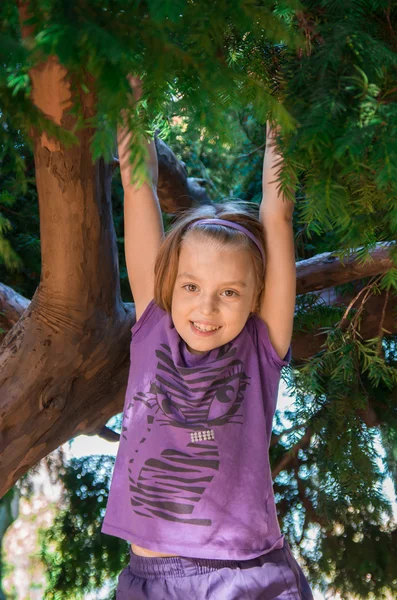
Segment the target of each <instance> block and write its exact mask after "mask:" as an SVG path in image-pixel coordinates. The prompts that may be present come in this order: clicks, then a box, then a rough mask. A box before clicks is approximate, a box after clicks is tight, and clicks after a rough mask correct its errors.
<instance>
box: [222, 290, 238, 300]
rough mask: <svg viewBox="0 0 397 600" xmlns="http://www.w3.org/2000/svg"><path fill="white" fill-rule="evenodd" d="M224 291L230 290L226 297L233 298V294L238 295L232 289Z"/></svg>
mask: <svg viewBox="0 0 397 600" xmlns="http://www.w3.org/2000/svg"><path fill="white" fill-rule="evenodd" d="M226 292H231V295H227V298H233V295H234V296H238V294H237V293H236V292H235V291H234V290H225V293H226Z"/></svg>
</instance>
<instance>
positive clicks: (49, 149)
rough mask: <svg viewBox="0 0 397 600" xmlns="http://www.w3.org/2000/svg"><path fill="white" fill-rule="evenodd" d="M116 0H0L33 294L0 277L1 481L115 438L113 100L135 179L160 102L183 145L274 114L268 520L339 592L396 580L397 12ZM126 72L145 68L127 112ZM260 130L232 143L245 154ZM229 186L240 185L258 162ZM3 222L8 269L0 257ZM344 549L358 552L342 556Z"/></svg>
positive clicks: (7, 145) (182, 174)
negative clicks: (280, 380)
mask: <svg viewBox="0 0 397 600" xmlns="http://www.w3.org/2000/svg"><path fill="white" fill-rule="evenodd" d="M125 4H126V3H122V4H119V3H118V2H114V1H108V2H106V1H105V0H102V1H100V0H98V2H96V3H92V2H83V1H80V2H79V3H73V5H72V6H71V5H70V3H63V2H61V1H55V0H48V1H47V2H46V3H45V5H44V3H40V2H37V1H34V0H32V1H31V2H30V3H29V4H27V3H25V2H22V1H20V2H19V3H14V2H12V1H11V0H6V1H5V2H4V3H3V4H2V7H1V8H0V11H1V14H2V21H1V25H0V27H1V30H0V32H1V36H2V40H3V44H2V60H1V66H0V69H1V70H0V94H1V98H2V107H3V108H2V112H1V115H0V118H1V120H2V128H1V134H2V159H3V160H2V172H1V177H2V178H3V181H5V183H6V185H5V191H6V194H4V193H3V194H2V196H1V198H0V202H1V204H2V205H5V208H7V207H9V206H12V198H14V197H15V195H16V194H21V191H22V192H23V191H24V187H23V185H24V184H25V192H24V193H26V189H27V185H28V184H27V183H26V179H24V177H23V166H24V165H25V166H26V167H28V165H27V160H28V157H29V155H28V151H27V150H26V149H25V147H24V146H25V144H26V143H27V142H28V140H31V144H32V148H33V152H34V165H35V179H36V184H37V191H38V202H39V207H40V239H41V277H40V283H39V286H38V287H37V290H36V291H35V292H34V294H33V297H32V298H31V301H30V302H29V301H28V300H26V299H24V298H22V297H21V296H20V295H19V294H18V293H17V292H14V291H13V290H12V289H11V288H10V287H8V286H5V285H2V286H1V292H0V294H1V302H2V310H3V311H4V315H3V323H4V324H3V327H4V328H5V329H7V330H9V331H8V333H7V335H6V336H5V337H4V340H3V343H2V346H1V350H0V398H1V400H0V407H1V413H0V414H1V432H0V451H1V458H0V474H1V475H0V489H1V493H2V494H4V493H5V492H6V491H7V490H8V489H9V488H11V486H12V485H13V484H14V483H15V482H16V481H18V479H19V478H20V477H21V476H22V475H23V474H24V473H26V471H27V470H28V469H29V468H30V467H32V466H33V465H34V464H35V463H36V462H37V461H38V460H40V458H42V457H44V456H45V455H47V454H48V453H49V452H50V451H51V450H53V449H55V448H56V447H58V446H59V445H60V444H61V443H62V442H64V441H66V440H67V439H70V438H71V437H73V436H75V435H79V434H81V433H102V434H103V435H108V436H112V435H113V437H114V434H112V433H111V432H110V431H109V428H107V427H106V423H107V421H108V419H109V418H110V417H111V416H112V415H114V414H116V413H118V412H120V410H121V408H122V405H123V400H124V394H125V388H126V381H127V372H128V364H129V352H128V350H129V339H130V338H129V335H130V328H131V326H132V324H133V322H134V310H133V304H132V303H127V302H123V301H122V300H121V293H120V279H119V270H118V261H117V255H118V253H117V245H116V236H115V231H114V224H113V219H112V210H111V199H110V193H111V177H112V170H113V168H114V163H115V161H114V160H113V156H112V149H113V148H114V130H115V125H116V124H117V122H118V121H119V119H120V115H121V114H122V111H123V110H126V109H129V113H128V114H129V119H130V125H131V128H132V130H133V131H134V134H135V135H134V140H133V146H132V152H133V159H134V160H135V161H136V176H137V178H138V179H139V178H142V177H143V176H144V158H145V157H144V150H143V148H144V146H143V145H142V144H140V140H141V139H142V137H143V136H144V134H145V132H146V131H147V130H151V131H154V130H159V136H160V137H161V136H163V135H164V134H165V133H166V131H167V130H168V129H169V122H170V120H171V119H172V118H173V117H179V118H182V119H184V120H185V123H186V127H187V129H186V131H185V132H184V135H185V136H186V139H188V138H189V135H190V132H191V131H194V130H197V131H199V132H200V135H201V136H205V137H206V138H207V140H208V142H212V143H213V142H214V141H216V143H217V144H218V145H223V147H225V146H226V145H227V144H229V146H230V145H231V141H232V137H233V136H232V131H233V127H232V125H231V121H232V119H226V118H225V117H224V115H225V114H226V113H230V115H235V114H236V115H238V116H239V118H240V122H241V126H242V127H243V129H245V131H246V132H247V133H248V134H251V133H252V135H253V138H252V139H256V138H255V132H258V131H260V129H261V128H262V133H263V123H264V122H265V120H266V118H267V117H269V116H270V117H272V118H274V119H276V120H277V121H279V122H280V123H281V126H282V135H281V137H280V140H279V143H280V145H281V146H282V148H283V151H284V155H285V162H286V164H285V168H284V169H283V171H282V173H281V174H280V185H281V186H282V188H283V189H284V190H285V192H286V194H288V195H289V196H291V186H292V184H293V185H296V186H297V196H296V212H295V228H296V242H297V261H298V262H297V268H298V293H299V297H298V303H297V318H296V325H295V332H294V339H293V347H294V360H295V362H294V369H293V371H291V372H290V373H289V375H288V381H289V386H290V389H291V391H292V392H293V393H294V394H295V396H296V399H297V402H296V410H295V412H294V413H293V414H291V421H292V424H291V427H290V428H289V429H287V430H286V431H285V430H284V431H283V430H281V428H280V426H279V425H280V424H277V423H276V427H275V431H274V437H273V444H272V455H271V458H272V465H273V475H274V477H275V491H276V494H277V497H278V499H279V502H278V507H279V514H280V519H281V522H282V525H283V527H284V530H285V531H286V532H288V534H289V536H290V538H292V539H293V540H295V541H296V542H299V541H302V540H304V539H305V538H307V537H308V536H309V534H310V532H311V530H312V529H313V527H317V529H318V531H319V532H320V535H318V536H317V540H316V546H315V548H314V550H305V548H304V545H302V551H301V554H302V557H303V558H304V559H305V560H306V562H307V566H308V568H309V571H310V575H311V578H312V580H313V581H317V582H323V580H324V574H328V575H329V577H330V580H331V582H332V583H333V584H334V585H335V588H337V589H339V590H341V591H342V593H347V592H351V591H354V592H355V593H356V594H360V595H361V596H362V597H368V595H369V594H370V593H374V594H376V597H377V598H378V597H381V594H382V593H383V591H384V590H385V589H389V590H395V589H396V582H395V579H394V573H393V571H392V564H393V561H395V558H396V557H395V552H396V550H395V548H396V544H395V537H396V533H395V530H392V527H393V525H392V523H388V524H385V519H387V518H388V516H390V506H389V505H388V502H387V501H386V499H385V497H384V495H383V494H382V490H381V487H380V485H381V482H382V479H383V478H384V476H385V472H386V471H385V469H388V470H389V472H390V473H395V472H396V461H397V457H396V451H395V439H396V433H395V432H396V430H397V414H396V401H395V390H396V383H397V371H396V349H395V339H396V338H395V333H396V322H395V317H394V314H393V302H394V294H395V290H396V284H397V270H396V267H395V262H396V248H395V239H396V228H397V206H396V200H395V197H396V186H397V183H396V182H397V179H396V153H395V139H396V135H395V134H396V131H395V129H396V127H397V120H396V119H395V115H396V101H395V88H396V81H395V78H396V75H395V73H396V53H395V38H394V26H395V24H396V20H397V11H396V8H395V7H394V6H391V4H390V3H389V2H385V1H382V0H378V1H375V0H374V1H373V2H370V1H369V0H368V1H365V0H356V1H351V2H349V3H344V4H343V5H342V3H340V2H337V1H335V0H324V1H323V2H321V3H320V4H319V3H317V2H309V1H305V2H302V3H301V4H300V5H298V3H296V2H293V1H292V0H291V1H288V2H287V1H285V2H280V3H276V4H274V3H270V2H267V1H266V0H263V1H262V2H258V3H252V2H247V1H245V2H244V1H243V0H240V1H239V2H236V3H234V8H233V11H232V12H231V11H230V10H229V8H228V7H227V6H224V5H223V4H222V3H218V2H214V1H212V2H208V1H204V2H203V1H200V2H184V1H183V0H180V1H178V2H172V3H167V2H165V3H164V2H163V3H158V2H157V1H155V0H151V1H147V2H140V3H135V2H131V3H127V6H125ZM26 17H29V21H26ZM19 22H21V23H22V25H21V26H19ZM192 23H194V26H193V27H192ZM132 31H133V32H134V35H131V32H132ZM131 71H132V72H135V73H138V74H144V79H145V93H144V96H143V98H142V101H141V102H140V103H138V105H137V106H131V100H130V96H129V88H128V83H127V81H126V75H127V74H128V73H129V72H131ZM276 98H278V99H279V100H277V99H276ZM253 117H255V118H253ZM17 139H18V143H16V140H17ZM170 139H172V136H171V138H170ZM263 139H264V138H263V137H262V138H261V139H260V140H258V141H257V142H256V143H257V145H256V146H255V147H254V148H252V147H251V148H250V149H248V152H247V153H248V154H249V153H251V152H252V154H251V156H252V157H256V156H259V155H258V154H257V148H258V147H259V146H261V144H262V140H263ZM171 145H172V143H171ZM158 149H159V154H160V163H161V164H160V167H161V177H162V184H161V185H160V188H159V196H160V202H161V205H162V208H163V210H164V212H167V213H171V215H172V213H175V211H176V209H177V208H184V207H186V206H187V205H189V203H192V202H208V201H210V200H209V198H208V196H206V195H205V189H204V190H203V187H202V184H203V181H200V179H204V178H205V179H208V181H209V185H211V184H210V182H211V181H212V182H213V180H212V179H211V177H210V178H208V177H201V178H199V179H197V178H196V179H195V180H194V181H192V180H189V179H188V178H187V177H186V171H185V170H184V168H183V165H181V163H180V162H179V161H178V160H177V159H176V158H175V156H174V155H172V153H171V151H170V150H169V148H167V147H166V146H165V145H164V143H162V142H161V141H160V140H158ZM176 149H177V145H176V144H175V150H176ZM251 156H250V158H251ZM252 162H253V164H254V163H255V161H254V160H252ZM240 186H241V189H240V190H239V193H240V192H241V191H243V192H244V193H245V194H246V195H247V198H248V199H254V200H255V198H257V194H258V188H257V185H256V180H255V175H254V169H252V172H251V173H250V172H248V173H247V178H246V179H244V178H243V179H242V180H241V181H240ZM181 190H182V191H181ZM236 191H237V190H236ZM178 199H179V200H178ZM182 199H183V201H182ZM177 200H178V202H177ZM10 203H11V204H10ZM1 218H2V220H1V221H0V224H1V225H2V229H1V231H2V232H3V233H2V235H3V237H2V238H1V240H0V241H1V246H0V249H1V255H2V257H3V260H4V262H5V264H7V265H8V267H10V264H11V263H12V261H13V260H14V262H15V261H16V260H17V253H16V252H15V250H14V253H13V252H12V250H13V248H12V247H11V246H10V244H9V242H8V241H7V235H6V234H4V232H5V231H6V228H7V227H9V225H8V223H9V221H7V217H4V216H2V217H1ZM171 220H172V217H171ZM345 265H346V266H345ZM306 359H310V360H306ZM55 373H56V375H55ZM21 405H22V406H23V407H24V410H23V411H20V406H21ZM32 423H34V428H32V426H31V424H32ZM379 435H380V436H381V440H382V446H383V450H384V452H385V459H384V461H383V463H384V465H383V469H382V468H380V467H379V464H378V462H377V458H378V454H377V452H376V447H375V441H376V439H378V436H379ZM297 511H298V514H299V515H300V518H301V523H300V530H299V532H298V534H297V532H296V529H295V527H296V523H295V521H294V515H295V514H296V512H297ZM360 536H363V537H362V538H361V539H360ZM388 544H389V545H390V546H388ZM385 547H388V552H389V554H388V558H387V560H386V559H385V558H384V556H383V555H381V554H380V552H379V549H380V548H385ZM352 548H354V550H353V551H352ZM374 549H376V550H377V551H378V554H377V555H376V556H372V552H373V550H374ZM356 556H357V557H360V558H361V559H362V558H363V557H366V559H365V560H364V561H363V560H361V562H360V564H359V565H358V566H357V565H356V564H355V563H354V560H353V558H354V557H356Z"/></svg>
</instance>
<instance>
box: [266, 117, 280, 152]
mask: <svg viewBox="0 0 397 600" xmlns="http://www.w3.org/2000/svg"><path fill="white" fill-rule="evenodd" d="M280 131H281V127H280V125H278V124H277V123H274V124H272V123H271V122H270V121H266V152H270V151H273V152H275V153H276V154H279V152H277V150H276V139H277V136H278V135H279V134H280Z"/></svg>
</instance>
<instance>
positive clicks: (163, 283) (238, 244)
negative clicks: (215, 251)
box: [154, 200, 264, 313]
mask: <svg viewBox="0 0 397 600" xmlns="http://www.w3.org/2000/svg"><path fill="white" fill-rule="evenodd" d="M205 218H217V219H225V220H229V221H233V222H234V223H238V224H239V225H242V226H243V227H245V228H246V229H248V230H249V231H250V232H251V233H253V234H254V235H255V237H256V238H257V239H258V241H259V243H260V244H261V245H262V247H263V251H264V229H263V225H262V223H261V222H260V220H259V210H258V206H257V205H256V204H253V203H251V202H244V201H242V200H229V201H225V202H222V203H219V204H208V205H207V204H206V205H203V206H199V207H195V208H191V209H188V210H184V211H183V214H182V215H181V216H179V217H178V218H177V220H176V222H175V223H174V225H173V226H172V228H171V229H170V231H168V232H167V235H166V236H165V239H164V241H163V243H162V245H161V246H160V249H159V251H158V254H157V258H156V262H155V266H154V301H155V303H156V304H157V305H158V306H160V307H161V308H162V309H164V310H166V311H167V312H168V313H171V303H172V295H173V291H174V286H175V280H176V277H177V274H178V264H179V254H180V250H181V246H182V242H183V240H184V239H185V237H186V235H190V234H191V233H194V235H201V236H204V237H205V238H206V239H208V238H209V239H211V240H214V241H216V242H218V243H220V244H224V245H230V246H232V247H233V248H234V249H241V250H248V251H249V252H250V253H251V258H252V265H253V268H254V273H255V279H256V289H257V298H256V308H255V312H256V311H257V310H259V303H260V299H261V296H262V294H263V289H264V265H263V261H262V257H261V254H260V251H259V249H258V248H257V247H256V245H255V244H254V242H253V241H252V240H251V239H250V238H249V237H248V236H247V235H245V234H244V233H243V232H241V231H238V230H236V229H231V228H230V227H227V226H224V225H215V224H209V223H208V224H207V223H200V224H199V225H196V226H195V227H194V228H193V229H192V230H191V231H189V232H187V228H188V226H189V225H190V224H191V223H193V222H194V221H198V220H199V219H205Z"/></svg>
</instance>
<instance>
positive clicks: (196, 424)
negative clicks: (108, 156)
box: [102, 127, 313, 600]
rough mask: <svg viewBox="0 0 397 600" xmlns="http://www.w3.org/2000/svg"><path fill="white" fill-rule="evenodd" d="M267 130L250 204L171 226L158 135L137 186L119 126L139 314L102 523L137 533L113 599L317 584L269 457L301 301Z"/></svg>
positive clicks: (187, 599)
mask: <svg viewBox="0 0 397 600" xmlns="http://www.w3.org/2000/svg"><path fill="white" fill-rule="evenodd" d="M273 137H274V134H273V133H272V131H271V129H270V127H268V135H267V144H266V153H265V159H264V166H263V200H262V203H261V206H260V211H259V218H258V217H257V216H256V214H255V211H254V209H253V207H251V208H250V205H249V204H247V203H243V202H224V203H222V204H217V205H206V206H201V207H198V208H194V209H191V210H189V211H187V212H184V214H183V216H182V217H181V218H179V220H178V221H177V223H176V224H175V225H174V227H173V229H172V230H171V231H170V232H169V233H168V235H167V236H166V237H165V239H164V232H163V227H162V219H161V212H160V208H159V203H158V200H157V195H156V184H157V157H156V152H155V147H154V144H153V142H152V143H151V144H150V157H151V158H150V164H149V167H150V171H151V174H152V185H150V184H149V183H146V184H144V185H143V186H142V187H140V188H139V189H138V188H137V187H135V186H134V185H132V184H131V166H130V163H129V158H128V152H127V148H128V144H129V136H128V133H127V132H126V131H123V130H121V131H119V156H120V167H121V175H122V182H123V187H124V194H125V203H124V206H125V244H126V261H127V269H128V275H129V281H130V285H131V289H132V293H133V297H134V301H135V308H136V323H135V325H134V326H133V327H132V330H131V331H132V341H131V354H130V357H131V365H130V372H129V379H128V386H127V392H126V398H125V404H124V413H123V426H122V435H121V439H120V446H119V450H118V454H117V458H116V463H115V468H114V473H113V479H112V484H111V488H110V494H109V499H108V504H107V509H106V515H105V518H104V522H103V526H102V532H104V533H107V534H110V535H114V536H117V537H120V538H123V539H125V540H128V541H129V542H130V543H131V547H130V556H131V560H130V564H129V565H128V566H127V567H126V568H125V569H124V570H123V571H122V572H121V574H120V576H119V580H118V587H117V596H116V597H117V599H118V600H127V599H128V600H130V599H131V600H147V599H150V600H163V599H165V600H173V599H175V600H177V599H180V600H204V599H207V598H208V599H213V600H237V599H244V600H251V599H252V600H253V599H266V600H270V599H272V600H273V599H276V598H279V599H285V600H287V599H288V600H295V599H298V598H299V599H300V598H303V599H310V598H312V597H313V596H312V594H311V591H310V588H309V585H308V583H307V581H306V579H305V577H304V575H303V572H302V571H301V569H300V567H299V566H298V564H297V562H296V560H295V559H294V558H293V556H292V554H291V550H290V548H289V545H288V543H287V541H286V540H285V539H284V537H283V536H282V535H281V532H280V529H279V525H278V522H277V516H276V507H275V502H274V495H273V488H272V481H271V472H270V466H269V456H268V449H269V442H270V436H271V431H272V419H273V415H274V412H275V408H276V400H277V390H278V385H279V379H280V370H281V368H282V366H283V365H287V364H288V363H289V361H290V358H291V348H290V341H291V335H292V325H293V314H294V304H295V258H294V244H293V229H292V212H293V207H292V206H291V204H290V203H289V202H288V201H286V200H285V199H284V198H283V196H282V195H279V194H278V191H277V184H276V183H275V179H276V175H277V173H276V168H275V165H276V163H277V165H278V166H279V161H280V159H281V157H280V156H279V155H278V154H277V151H276V149H275V146H274V140H273Z"/></svg>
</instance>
